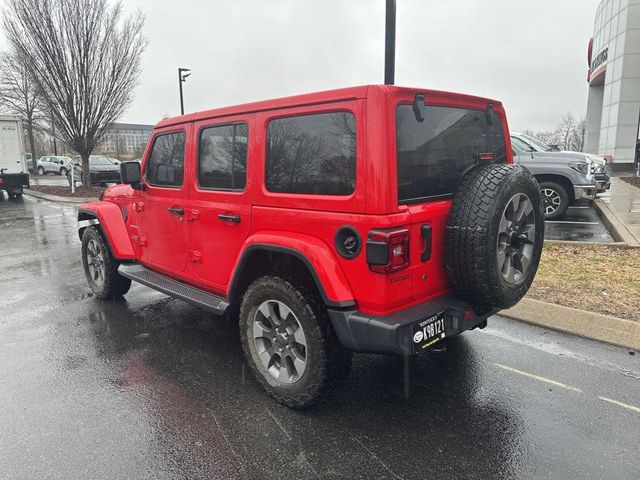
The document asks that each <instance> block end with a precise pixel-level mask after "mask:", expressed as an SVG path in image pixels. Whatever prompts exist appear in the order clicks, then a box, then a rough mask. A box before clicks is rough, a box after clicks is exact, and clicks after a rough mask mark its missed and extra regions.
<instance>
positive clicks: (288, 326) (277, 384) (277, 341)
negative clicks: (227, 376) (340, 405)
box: [240, 276, 351, 408]
mask: <svg viewBox="0 0 640 480" xmlns="http://www.w3.org/2000/svg"><path fill="white" fill-rule="evenodd" d="M296 283H297V282H296ZM240 338H241V341H242V347H243V350H244V354H245V358H246V360H247V362H248V364H249V366H250V368H251V370H252V371H253V373H254V375H255V377H256V378H257V380H258V382H259V383H260V385H262V387H263V388H264V389H265V390H266V391H267V393H269V395H271V396H272V397H273V398H275V399H276V400H277V401H278V402H280V403H282V404H284V405H286V406H288V407H291V408H305V407H308V406H310V405H312V404H314V403H316V402H317V401H318V400H320V399H321V398H322V397H323V396H324V395H326V394H327V393H328V391H329V390H330V389H331V387H333V386H334V385H335V384H336V383H338V381H340V380H342V379H343V378H344V377H346V375H347V374H348V372H349V369H350V367H351V353H350V352H348V351H347V350H345V349H344V348H343V347H342V345H340V343H339V341H338V338H337V337H336V334H335V332H334V330H333V326H332V325H331V321H330V320H329V316H328V314H327V311H326V308H325V306H324V305H323V304H322V301H321V300H319V298H318V296H317V295H315V294H314V292H313V291H312V290H311V289H310V288H307V287H306V285H302V284H300V285H296V286H294V285H293V284H292V283H290V282H288V281H286V280H283V279H282V278H279V277H275V276H264V277H261V278H259V279H258V280H256V281H255V282H253V283H252V284H251V286H250V287H249V288H248V289H247V291H246V293H245V295H244V298H243V300H242V305H241V307H240Z"/></svg>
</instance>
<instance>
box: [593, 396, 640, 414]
mask: <svg viewBox="0 0 640 480" xmlns="http://www.w3.org/2000/svg"><path fill="white" fill-rule="evenodd" d="M598 398H599V399H600V400H604V401H605V402H609V403H613V404H614V405H618V406H619V407H622V408H626V409H628V410H631V411H632V412H636V413H640V408H638V407H634V406H633V405H629V404H628V403H622V402H619V401H617V400H613V399H611V398H607V397H598Z"/></svg>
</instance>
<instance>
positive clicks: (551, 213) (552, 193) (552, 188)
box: [539, 182, 569, 220]
mask: <svg viewBox="0 0 640 480" xmlns="http://www.w3.org/2000/svg"><path fill="white" fill-rule="evenodd" d="M539 186H540V194H541V195H542V205H543V208H544V218H545V219H546V220H556V219H558V218H560V217H562V216H563V215H564V214H565V213H567V209H568V208H569V193H567V189H566V188H564V187H563V186H562V185H560V184H559V183H556V182H540V183H539Z"/></svg>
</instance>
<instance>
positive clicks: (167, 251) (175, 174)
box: [78, 85, 544, 407]
mask: <svg viewBox="0 0 640 480" xmlns="http://www.w3.org/2000/svg"><path fill="white" fill-rule="evenodd" d="M121 168H122V170H121V174H122V180H123V182H124V185H117V186H114V187H111V188H109V189H107V190H106V191H105V192H104V194H103V196H102V198H101V199H100V201H98V202H91V203H85V204H83V205H81V206H80V209H79V214H78V220H79V234H80V237H81V239H82V259H83V264H84V270H85V273H86V276H87V280H88V282H89V285H90V286H91V289H92V290H93V292H94V294H95V295H96V296H97V297H98V298H102V299H107V298H114V297H119V296H122V295H124V294H125V293H127V291H128V290H129V286H130V284H131V281H132V280H134V281H137V282H140V283H142V284H144V285H147V286H149V287H151V288H154V289H157V290H160V291H162V292H164V293H166V294H168V295H171V296H173V297H176V298H179V299H182V300H185V301H188V302H191V303H193V304H195V305H198V306H200V307H204V308H207V309H209V310H211V311H212V312H214V313H217V314H224V313H226V314H228V315H238V314H239V324H240V332H241V339H242V345H243V348H244V352H245V355H246V359H247V362H248V364H249V366H250V367H251V368H252V370H253V371H254V373H255V376H256V378H257V379H258V381H259V382H260V383H261V384H262V386H263V387H264V388H265V390H266V391H267V392H268V393H270V394H271V395H272V396H273V397H275V398H276V399H277V400H278V401H280V402H282V403H284V404H286V405H288V406H290V407H304V406H307V405H309V404H311V403H313V402H315V401H316V400H317V399H318V398H320V397H321V396H322V395H323V394H324V393H325V392H326V391H327V390H328V388H329V387H330V386H331V385H332V384H333V383H335V381H336V380H339V379H341V378H343V377H345V376H346V374H347V373H348V371H349V367H350V364H351V352H352V351H356V352H379V353H381V352H389V353H396V354H400V355H410V354H413V353H417V352H421V351H423V350H425V349H427V348H428V347H430V346H431V345H434V344H435V343H437V342H442V341H443V340H444V339H446V338H447V337H450V336H452V335H456V334H459V333H461V332H463V331H465V330H470V329H473V328H476V327H480V328H482V327H484V326H485V325H486V323H487V318H488V317H489V316H490V315H492V314H494V313H495V312H496V311H497V310H498V309H501V308H506V307H509V306H511V305H513V304H515V303H516V302H517V301H518V300H520V298H521V297H522V296H523V295H524V294H525V293H526V291H527V289H528V288H529V286H530V285H531V282H532V281H533V277H534V275H535V272H536V269H537V266H538V261H539V259H540V252H541V248H542V242H543V233H544V232H543V230H544V223H543V212H542V207H541V205H542V202H541V199H540V192H539V189H538V187H537V184H536V182H535V180H534V178H533V176H532V175H531V174H530V173H529V172H528V171H527V170H526V169H524V168H522V167H519V166H516V165H512V156H511V145H510V141H509V131H508V127H507V121H506V117H505V113H504V110H503V108H502V105H501V104H500V103H499V102H497V101H495V100H487V99H484V98H478V97H472V96H467V95H459V94H452V93H445V92H438V91H430V90H423V89H414V88H400V87H393V86H380V85H374V86H363V87H356V88H347V89H341V90H334V91H329V92H321V93H314V94H309V95H300V96H295V97H290V98H283V99H279V100H271V101H265V102H257V103H251V104H247V105H241V106H236V107H229V108H221V109H216V110H210V111H206V112H200V113H194V114H189V115H184V116H181V117H177V118H170V119H167V120H163V121H162V122H160V123H159V124H158V125H157V126H156V128H155V129H154V131H153V134H152V135H151V138H150V142H149V144H148V146H147V149H146V152H145V154H144V158H143V160H142V164H141V166H140V164H138V163H137V162H125V163H123V164H122V167H121Z"/></svg>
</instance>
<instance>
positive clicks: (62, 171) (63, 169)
mask: <svg viewBox="0 0 640 480" xmlns="http://www.w3.org/2000/svg"><path fill="white" fill-rule="evenodd" d="M66 174H67V169H66V168H64V167H62V168H61V169H60V175H62V176H65V175H66Z"/></svg>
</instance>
